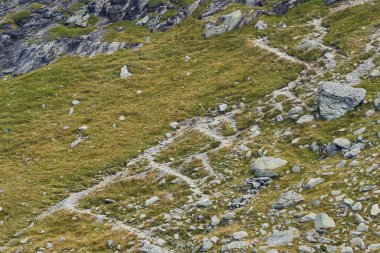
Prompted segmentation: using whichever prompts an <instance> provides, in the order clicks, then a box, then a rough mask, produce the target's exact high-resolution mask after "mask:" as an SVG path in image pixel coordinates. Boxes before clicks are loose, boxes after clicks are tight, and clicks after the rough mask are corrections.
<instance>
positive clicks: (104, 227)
mask: <svg viewBox="0 0 380 253" xmlns="http://www.w3.org/2000/svg"><path fill="white" fill-rule="evenodd" d="M73 217H75V219H73ZM41 231H44V232H43V233H41ZM84 235H85V236H84ZM24 238H28V243H27V244H24V245H22V244H21V243H20V242H19V241H20V240H21V239H24ZM107 240H113V241H114V242H115V243H116V244H119V245H121V247H122V249H124V250H125V249H128V248H131V247H132V245H136V244H137V238H136V236H135V235H133V234H129V233H128V231H124V230H121V229H116V230H113V229H112V225H111V224H104V223H102V222H97V221H96V219H95V218H92V217H90V216H88V215H83V214H77V213H70V212H66V211H65V212H58V213H56V214H54V215H52V216H50V217H47V218H44V219H43V220H41V221H39V222H38V224H36V226H34V227H33V228H31V229H29V230H28V231H27V232H26V233H24V234H23V235H22V237H21V238H20V239H18V240H15V242H14V243H12V246H11V247H10V248H8V250H9V252H15V251H16V250H17V249H20V248H22V249H23V250H22V252H36V251H37V250H38V249H41V248H46V245H47V243H51V244H52V245H53V247H52V248H51V249H48V252H50V251H52V250H54V251H57V252H62V251H65V250H68V249H70V250H73V249H75V250H76V251H79V252H106V251H107V250H108V248H107ZM49 250H50V251H49ZM114 250H116V245H115V247H114Z"/></svg>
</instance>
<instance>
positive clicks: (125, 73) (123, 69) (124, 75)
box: [120, 65, 132, 78]
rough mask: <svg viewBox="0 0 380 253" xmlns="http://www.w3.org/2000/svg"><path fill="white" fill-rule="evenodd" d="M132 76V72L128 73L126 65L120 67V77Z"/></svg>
mask: <svg viewBox="0 0 380 253" xmlns="http://www.w3.org/2000/svg"><path fill="white" fill-rule="evenodd" d="M130 76H132V73H130V72H129V71H128V67H127V65H124V66H123V67H122V68H121V69H120V78H127V77H130Z"/></svg>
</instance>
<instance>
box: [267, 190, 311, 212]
mask: <svg viewBox="0 0 380 253" xmlns="http://www.w3.org/2000/svg"><path fill="white" fill-rule="evenodd" d="M302 201H304V197H303V196H302V195H301V194H298V193H296V192H295V191H288V192H285V193H284V194H282V195H281V196H280V197H279V198H278V199H277V200H276V201H275V202H274V203H273V204H272V208H273V209H284V208H288V207H292V206H295V205H297V204H299V203H301V202H302Z"/></svg>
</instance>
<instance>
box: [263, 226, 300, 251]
mask: <svg viewBox="0 0 380 253" xmlns="http://www.w3.org/2000/svg"><path fill="white" fill-rule="evenodd" d="M293 232H294V231H293V230H291V229H289V230H283V231H275V232H273V234H272V235H271V236H270V237H269V238H268V239H267V240H266V241H265V243H266V244H267V245H268V246H269V247H278V246H283V245H287V244H289V243H291V242H292V241H293V239H294V234H293Z"/></svg>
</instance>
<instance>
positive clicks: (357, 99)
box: [318, 82, 366, 120]
mask: <svg viewBox="0 0 380 253" xmlns="http://www.w3.org/2000/svg"><path fill="white" fill-rule="evenodd" d="M365 95H366V90H365V89H362V88H352V87H350V86H347V85H342V84H339V83H335V82H323V83H322V84H320V86H319V88H318V107H319V112H320V114H321V117H322V118H324V119H328V120H331V119H336V118H339V117H341V116H343V115H344V114H345V113H346V112H348V111H350V110H353V109H354V108H355V107H356V106H358V105H359V104H360V103H361V102H363V100H364V97H365Z"/></svg>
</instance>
